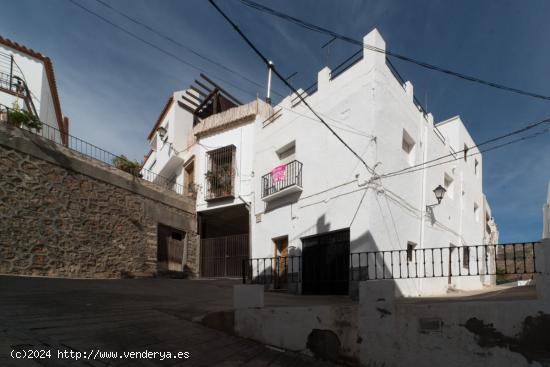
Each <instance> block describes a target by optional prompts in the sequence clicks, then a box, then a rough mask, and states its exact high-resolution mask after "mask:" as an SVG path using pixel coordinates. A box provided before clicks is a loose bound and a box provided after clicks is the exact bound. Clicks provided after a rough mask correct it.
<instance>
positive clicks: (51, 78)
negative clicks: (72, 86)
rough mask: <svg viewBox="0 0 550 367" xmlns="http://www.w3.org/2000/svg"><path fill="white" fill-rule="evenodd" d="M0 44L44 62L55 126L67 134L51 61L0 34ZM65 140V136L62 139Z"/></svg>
mask: <svg viewBox="0 0 550 367" xmlns="http://www.w3.org/2000/svg"><path fill="white" fill-rule="evenodd" d="M0 44H2V45H4V46H6V47H9V48H12V49H14V50H17V51H19V52H21V53H24V54H26V55H28V56H30V57H33V58H35V59H38V60H40V61H42V62H43V63H44V69H45V70H46V77H47V78H48V84H49V86H50V93H51V95H52V100H53V105H54V109H55V117H56V119H57V126H58V127H59V130H61V131H62V132H63V133H66V134H68V131H66V130H65V124H64V123H63V114H62V113H61V104H60V102H59V94H58V93H57V84H56V82H55V75H54V72H53V65H52V61H51V60H50V58H49V57H47V56H44V55H43V54H41V53H40V52H37V51H35V50H32V49H30V48H27V47H25V46H23V45H20V44H19V43H17V42H14V41H12V40H9V39H7V38H4V37H2V36H0ZM64 140H66V138H65V139H64Z"/></svg>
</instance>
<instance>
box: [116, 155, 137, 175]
mask: <svg viewBox="0 0 550 367" xmlns="http://www.w3.org/2000/svg"><path fill="white" fill-rule="evenodd" d="M113 165H114V166H115V167H116V168H118V169H120V170H122V171H124V172H128V173H129V174H131V175H132V176H136V177H140V178H141V173H139V171H140V170H141V164H139V162H138V161H131V160H129V159H128V158H126V156H125V155H124V154H122V155H120V157H114V158H113Z"/></svg>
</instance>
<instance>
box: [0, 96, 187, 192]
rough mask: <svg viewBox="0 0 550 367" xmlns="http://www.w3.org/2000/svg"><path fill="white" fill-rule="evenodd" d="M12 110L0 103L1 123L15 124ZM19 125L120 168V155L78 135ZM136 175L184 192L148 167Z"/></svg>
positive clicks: (172, 189)
mask: <svg viewBox="0 0 550 367" xmlns="http://www.w3.org/2000/svg"><path fill="white" fill-rule="evenodd" d="M12 111H13V110H12V109H11V108H9V107H7V106H4V105H2V104H0V123H8V124H11V125H14V124H13V123H12V121H11V120H10V116H11V112H12ZM18 127H19V128H21V129H23V130H25V131H28V132H30V133H32V134H35V135H38V136H40V137H42V138H44V139H47V140H49V141H52V142H54V143H56V144H59V145H62V146H64V147H66V148H69V149H70V150H72V151H73V152H76V153H79V154H81V155H83V156H85V157H87V158H91V159H94V160H96V161H99V162H101V163H104V164H107V165H109V166H111V167H115V168H117V169H120V168H119V167H117V166H116V165H115V164H114V163H113V162H114V161H116V160H117V158H118V159H121V157H120V156H118V155H116V154H113V153H111V152H109V151H107V150H105V149H102V148H99V147H98V146H96V145H94V144H91V143H88V142H87V141H85V140H82V139H80V138H77V137H76V136H73V135H70V134H67V133H64V132H62V131H61V130H59V129H57V128H55V127H53V126H50V125H48V124H45V123H42V127H41V128H40V129H29V128H26V127H24V126H18ZM64 141H65V143H64ZM134 176H136V177H138V178H140V179H143V180H145V181H149V182H152V183H154V184H156V185H157V186H160V187H163V188H165V189H168V190H171V191H174V192H176V193H177V194H180V195H183V194H184V188H183V185H180V184H178V183H176V182H174V180H170V179H167V178H166V177H163V176H161V175H158V174H156V173H154V172H151V171H149V170H147V169H141V171H140V173H135V174H134Z"/></svg>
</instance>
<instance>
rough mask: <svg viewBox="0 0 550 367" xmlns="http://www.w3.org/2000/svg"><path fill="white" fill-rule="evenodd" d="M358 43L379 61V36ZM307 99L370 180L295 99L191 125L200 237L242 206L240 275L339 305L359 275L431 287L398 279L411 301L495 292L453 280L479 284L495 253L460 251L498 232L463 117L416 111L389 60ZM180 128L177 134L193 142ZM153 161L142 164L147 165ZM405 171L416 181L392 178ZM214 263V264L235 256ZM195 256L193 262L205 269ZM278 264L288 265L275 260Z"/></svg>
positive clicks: (324, 83)
mask: <svg viewBox="0 0 550 367" xmlns="http://www.w3.org/2000/svg"><path fill="white" fill-rule="evenodd" d="M364 41H365V43H366V44H370V45H374V46H376V47H379V48H382V49H385V42H384V40H383V39H382V37H381V36H380V34H379V33H378V31H377V30H373V31H372V32H371V33H369V34H368V35H367V36H366V37H365V40H364ZM194 93H195V92H193V93H188V97H189V96H192V95H193V94H194ZM195 95H196V94H195ZM304 96H306V94H305V93H304ZM306 98H307V101H308V103H309V104H310V105H311V106H312V107H313V108H314V109H315V111H317V112H318V113H319V114H320V115H321V116H322V117H323V118H324V119H325V120H326V121H327V123H328V124H330V126H331V127H332V128H333V129H334V131H336V133H337V134H338V135H339V136H341V137H342V138H343V140H344V141H345V142H346V143H347V144H348V145H349V146H350V147H351V148H352V149H353V150H354V151H355V152H357V153H358V154H359V155H360V156H361V157H362V159H363V160H364V161H365V162H366V163H367V164H368V166H369V169H367V168H366V167H365V166H364V165H363V164H362V163H361V162H360V161H359V160H358V159H357V157H356V156H354V155H353V154H352V153H351V152H350V151H349V150H348V149H347V148H346V147H345V146H344V145H343V144H342V143H341V142H340V141H338V139H337V138H336V137H335V136H334V135H333V134H332V133H331V132H330V131H329V130H328V129H327V127H326V126H324V125H323V124H321V123H320V122H319V121H318V119H317V118H316V117H314V116H313V114H312V113H311V112H310V111H309V110H308V109H307V107H305V106H304V104H303V103H300V100H299V99H298V98H297V96H296V95H291V96H288V97H287V98H285V99H283V100H282V101H281V102H280V104H279V105H277V106H275V107H273V109H272V110H271V109H269V108H264V107H265V104H263V103H262V102H260V101H254V102H251V103H250V104H248V105H243V106H239V107H234V108H230V109H228V110H226V111H224V112H221V113H219V114H213V115H209V116H206V117H205V118H204V119H202V118H198V119H196V121H195V126H194V127H193V132H194V135H195V138H196V139H198V142H197V145H196V146H195V148H194V149H193V153H192V154H194V155H195V158H194V159H195V161H196V163H197V165H196V167H197V169H196V175H195V178H194V180H195V181H192V182H196V183H198V184H199V185H202V190H203V194H202V195H201V194H199V195H198V197H197V210H198V211H199V212H201V215H202V218H203V219H205V220H206V219H207V220H208V221H209V222H211V223H215V224H205V222H204V221H203V222H202V225H203V226H206V228H202V229H201V230H200V233H202V234H204V236H205V237H204V238H208V237H223V236H226V235H227V234H228V233H226V232H227V230H228V228H227V221H226V218H232V217H233V216H232V215H230V214H228V213H229V212H222V211H220V210H221V209H220V208H226V209H227V208H229V207H236V206H241V207H242V208H243V210H242V211H241V212H240V213H239V216H241V215H242V216H245V215H246V220H248V221H249V223H250V225H249V227H248V228H246V229H247V233H248V232H249V233H250V257H251V258H253V259H258V260H252V261H251V263H250V264H249V268H248V269H247V273H249V275H253V277H264V278H266V277H267V278H275V279H274V282H275V287H283V288H284V287H285V286H288V287H291V283H292V286H294V289H295V290H298V291H302V292H303V293H348V292H349V291H353V285H354V282H353V280H354V279H355V280H357V279H358V278H359V277H366V276H367V274H368V276H369V278H382V277H384V278H386V277H398V274H397V273H398V272H402V273H403V272H405V271H407V272H409V273H408V275H407V276H409V277H416V275H418V277H429V279H414V280H400V281H398V284H399V288H400V291H401V292H402V293H403V294H406V295H419V294H423V295H425V294H434V293H442V292H445V291H447V290H448V289H471V288H478V287H481V286H482V285H483V284H490V283H492V282H493V281H494V279H492V278H489V277H481V276H461V277H457V276H448V275H449V272H451V274H452V275H458V274H459V273H460V274H462V275H464V274H466V275H467V274H470V271H471V272H472V273H474V271H473V268H474V267H476V266H477V267H476V270H477V271H478V273H482V272H484V271H485V270H488V265H487V264H486V262H484V261H483V259H484V257H485V256H486V255H490V254H485V253H483V251H484V250H483V249H479V251H477V249H476V248H467V247H464V246H473V245H483V244H484V243H489V242H491V241H494V240H495V233H496V227H491V228H489V229H487V228H488V227H487V226H486V220H487V219H486V218H488V220H491V218H492V217H491V214H490V208H489V206H488V203H487V201H486V199H485V196H484V194H483V190H482V169H483V161H482V157H481V155H480V154H479V151H478V150H477V149H476V148H475V147H474V146H475V142H474V141H473V139H472V138H471V136H470V135H469V133H468V131H467V130H466V128H465V126H464V124H463V122H462V121H461V119H460V118H459V117H458V116H457V117H453V118H450V119H448V120H446V121H442V122H440V123H437V124H434V122H433V117H432V116H431V114H427V113H426V112H425V111H424V110H423V109H422V107H420V105H419V104H418V103H416V101H415V99H414V94H413V86H412V84H411V83H410V82H406V83H405V82H403V81H401V80H400V77H399V76H398V74H397V72H396V71H395V70H394V69H393V68H392V67H391V65H389V64H388V63H387V61H386V58H385V55H384V54H381V53H373V52H370V51H368V50H365V51H364V55H362V57H361V58H360V60H357V61H356V62H354V63H352V64H350V65H345V68H343V70H341V71H338V72H335V71H331V70H330V69H328V68H324V69H323V70H321V71H320V72H319V75H318V83H317V90H316V91H315V92H314V93H311V94H309V95H307V97H306ZM201 106H202V105H201ZM201 106H199V105H198V104H197V106H194V108H197V109H200V108H202V107H201ZM254 106H261V107H254ZM244 110H246V111H249V110H252V112H244ZM190 114H191V112H190ZM195 114H196V112H195ZM243 116H247V117H246V118H244V117H243ZM270 116H271V117H270ZM187 120H190V118H189V119H187ZM187 120H186V121H187ZM186 123H187V122H186ZM188 124H190V122H189V123H188ZM189 126H190V125H188V126H187V127H186V128H184V130H186V131H191V130H190V127H189ZM168 136H170V132H169V133H168ZM168 139H170V138H169V137H168ZM175 139H177V140H180V139H181V141H184V140H186V139H189V137H188V136H183V135H182V136H181V137H180V136H175ZM222 147H233V148H231V149H232V152H233V153H231V154H233V156H232V158H227V159H229V160H230V161H231V162H233V167H236V170H235V171H234V174H235V181H234V184H233V185H232V188H233V190H235V191H234V194H233V195H229V197H228V198H226V200H224V201H212V200H209V199H208V194H207V192H208V188H207V186H208V185H209V182H210V180H209V179H208V177H206V176H207V175H208V174H209V173H208V171H209V170H210V169H211V167H212V165H211V163H209V162H211V159H212V157H211V154H212V152H215V151H216V149H220V148H222ZM158 149H160V148H158V147H157V154H158ZM176 150H177V149H176ZM463 150H464V151H463ZM188 154H190V153H188ZM441 156H446V158H445V159H438V160H436V161H434V162H433V163H431V164H435V163H443V164H438V165H434V166H433V167H430V168H429V169H422V167H416V165H417V164H420V163H423V162H431V161H432V160H434V159H437V158H439V157H441ZM155 159H157V162H158V161H159V160H158V158H155V155H153V154H151V155H150V156H149V158H148V160H147V162H146V164H145V167H146V168H148V164H151V163H150V162H152V161H154V160H155ZM176 166H177V164H176ZM412 166H415V167H413V169H411V172H406V173H405V172H404V171H403V172H401V170H403V169H405V168H409V167H412ZM418 168H420V169H418ZM373 170H374V172H375V174H374V175H373ZM157 172H163V169H161V168H158V169H157ZM392 173H394V174H393V175H392ZM399 173H401V174H399ZM232 174H233V173H232ZM205 175H206V176H205ZM384 175H388V176H387V177H386V176H384ZM183 182H184V184H185V179H183ZM232 182H233V181H232ZM439 185H441V186H442V187H444V188H445V189H446V194H445V196H444V198H443V200H442V201H441V203H440V204H439V205H435V204H437V200H436V197H435V196H434V193H433V192H432V191H433V190H434V189H435V188H436V187H438V186H439ZM205 189H206V190H205ZM244 209H247V210H246V211H245V210H244ZM487 213H488V214H487ZM241 220H243V221H244V220H245V218H244V217H243V218H241ZM492 223H494V222H492ZM209 225H210V226H213V227H216V231H215V235H214V234H209V233H208V231H209V229H208V226H209ZM216 225H219V226H216ZM244 229H245V228H244V227H243V232H244ZM230 234H231V233H230ZM490 236H492V237H491V238H489V237H490ZM219 247H220V246H218V247H216V245H214V248H219ZM220 251H221V252H220V253H217V256H230V255H228V254H227V253H224V252H223V251H222V250H220ZM381 251H386V252H385V253H381ZM389 251H393V252H389ZM367 252H368V253H367ZM375 252H376V253H375ZM476 252H477V253H476ZM204 256H206V255H204V254H201V257H202V258H203V260H201V261H207V260H206V258H205V257H204ZM278 256H282V257H283V258H287V257H289V256H290V257H293V256H294V257H293V258H292V259H291V260H284V261H281V260H280V259H279V260H277V259H273V258H274V257H275V258H276V257H278ZM350 256H351V260H350ZM260 259H261V260H260ZM480 259H481V261H480ZM367 261H368V262H369V263H370V264H368V265H367ZM201 264H202V263H201ZM205 264H206V263H205ZM381 264H384V265H383V266H382V265H381ZM205 266H207V265H205ZM224 266H227V264H226V265H224ZM231 266H234V264H232V265H230V267H231ZM350 266H351V271H350ZM478 273H476V274H478ZM281 274H284V275H283V276H281ZM430 274H431V275H433V276H434V277H431V276H430ZM407 276H406V274H400V276H399V277H407ZM294 277H296V279H299V281H298V282H294V279H295V278H294ZM350 278H351V280H352V281H351V283H350V281H349V279H350Z"/></svg>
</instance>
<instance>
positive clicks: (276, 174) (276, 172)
mask: <svg viewBox="0 0 550 367" xmlns="http://www.w3.org/2000/svg"><path fill="white" fill-rule="evenodd" d="M285 175H286V164H281V165H280V166H277V167H275V168H273V170H272V171H271V178H272V180H273V183H277V182H280V181H283V180H284V179H285Z"/></svg>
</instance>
